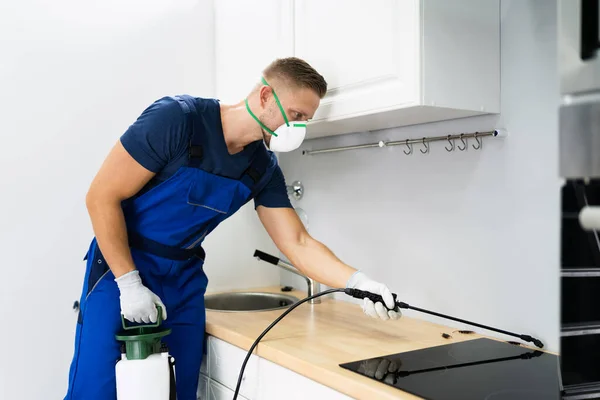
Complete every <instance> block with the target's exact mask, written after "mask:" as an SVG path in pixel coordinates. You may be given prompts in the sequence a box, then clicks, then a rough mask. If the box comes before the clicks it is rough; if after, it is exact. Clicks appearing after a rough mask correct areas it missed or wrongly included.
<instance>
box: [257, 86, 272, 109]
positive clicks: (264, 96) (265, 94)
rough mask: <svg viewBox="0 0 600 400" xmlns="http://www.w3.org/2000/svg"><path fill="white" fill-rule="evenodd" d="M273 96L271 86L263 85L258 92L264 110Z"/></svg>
mask: <svg viewBox="0 0 600 400" xmlns="http://www.w3.org/2000/svg"><path fill="white" fill-rule="evenodd" d="M272 96H273V89H271V87H270V86H267V85H262V86H261V87H260V89H259V90H258V98H259V100H260V106H261V107H262V108H264V107H265V106H266V105H267V103H268V102H269V99H270V98H271V97H272Z"/></svg>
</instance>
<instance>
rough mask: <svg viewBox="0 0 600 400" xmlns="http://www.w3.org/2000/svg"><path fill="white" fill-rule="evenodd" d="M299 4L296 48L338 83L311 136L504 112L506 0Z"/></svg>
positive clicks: (317, 0)
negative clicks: (502, 77)
mask: <svg viewBox="0 0 600 400" xmlns="http://www.w3.org/2000/svg"><path fill="white" fill-rule="evenodd" d="M294 6H295V7H294V20H295V31H294V55H295V56H297V57H300V58H303V59H305V60H306V61H308V62H309V63H310V64H311V65H313V66H314V67H315V68H316V69H317V70H318V71H319V72H320V73H321V74H323V75H324V76H325V78H326V80H327V81H328V86H329V87H328V89H329V90H328V94H327V96H326V97H325V99H323V101H322V102H321V106H320V108H319V109H318V111H317V114H316V115H315V118H314V119H313V122H311V124H309V128H308V135H307V137H308V138H314V137H319V136H327V135H334V134H341V133H350V132H360V131H367V130H376V129H383V128H390V127H395V126H402V125H411V124H417V123H424V122H432V121H438V120H445V119H453V118H459V117H466V116H472V115H478V114H482V113H497V112H499V110H500V6H499V0H452V1H448V0H375V1H369V2H367V1H364V0H344V1H343V5H342V3H341V2H340V1H338V0H295V2H294Z"/></svg>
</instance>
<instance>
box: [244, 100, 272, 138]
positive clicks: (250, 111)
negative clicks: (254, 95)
mask: <svg viewBox="0 0 600 400" xmlns="http://www.w3.org/2000/svg"><path fill="white" fill-rule="evenodd" d="M244 101H245V103H246V110H248V113H249V114H250V115H251V116H252V118H254V120H255V121H256V122H258V124H259V125H260V126H262V127H263V129H264V130H266V131H267V132H269V133H270V134H271V135H273V136H277V134H276V133H275V132H273V131H272V130H270V129H269V128H267V126H266V125H265V124H263V123H262V121H261V120H260V119H258V118H257V117H256V115H254V113H253V112H252V110H250V106H249V105H248V99H247V98H246V99H245V100H244Z"/></svg>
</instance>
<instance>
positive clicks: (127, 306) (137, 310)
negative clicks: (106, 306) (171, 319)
mask: <svg viewBox="0 0 600 400" xmlns="http://www.w3.org/2000/svg"><path fill="white" fill-rule="evenodd" d="M115 282H117V286H119V290H120V291H121V296H120V299H121V314H123V317H125V318H126V319H128V320H129V321H131V322H139V323H141V322H145V323H149V322H156V320H157V318H158V309H157V308H156V306H157V305H159V306H160V307H161V308H162V311H163V313H162V316H163V320H165V319H167V308H166V307H165V305H164V304H163V302H162V301H161V300H160V298H159V297H158V296H157V295H155V294H154V293H152V291H150V289H148V288H147V287H146V286H144V284H143V283H142V279H141V278H140V273H139V271H137V270H134V271H131V272H128V273H126V274H124V275H121V276H120V277H118V278H116V279H115Z"/></svg>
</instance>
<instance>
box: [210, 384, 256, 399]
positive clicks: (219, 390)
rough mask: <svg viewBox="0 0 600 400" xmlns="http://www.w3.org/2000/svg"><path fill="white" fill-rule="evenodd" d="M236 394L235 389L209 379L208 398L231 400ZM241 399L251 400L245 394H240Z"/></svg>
mask: <svg viewBox="0 0 600 400" xmlns="http://www.w3.org/2000/svg"><path fill="white" fill-rule="evenodd" d="M234 394H235V390H231V389H229V388H227V387H225V386H223V385H221V384H220V383H218V382H216V381H214V380H212V379H209V382H208V395H207V397H206V398H207V399H208V400H231V399H233V395H234ZM237 398H238V399H239V400H249V399H247V398H246V397H244V396H240V395H239V394H238V397H237Z"/></svg>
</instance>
